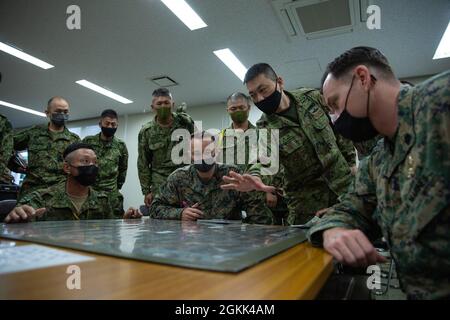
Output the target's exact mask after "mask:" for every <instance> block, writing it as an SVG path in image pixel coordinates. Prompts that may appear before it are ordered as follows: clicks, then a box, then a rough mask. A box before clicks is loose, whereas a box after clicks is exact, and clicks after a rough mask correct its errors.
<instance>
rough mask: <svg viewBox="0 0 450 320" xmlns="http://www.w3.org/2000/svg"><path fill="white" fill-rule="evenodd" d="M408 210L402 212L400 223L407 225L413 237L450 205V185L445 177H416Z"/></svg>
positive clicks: (409, 197) (409, 198) (417, 235)
mask: <svg viewBox="0 0 450 320" xmlns="http://www.w3.org/2000/svg"><path fill="white" fill-rule="evenodd" d="M406 204H407V207H408V210H407V211H408V212H402V213H401V215H402V219H400V221H399V222H400V223H401V224H403V225H407V226H408V229H409V233H410V234H411V238H412V239H413V240H414V239H417V238H418V237H419V236H420V234H421V232H422V231H423V230H424V229H425V228H426V227H427V225H428V224H429V223H431V222H432V221H433V220H434V219H435V218H436V216H437V215H438V214H439V213H442V212H444V209H446V208H448V206H449V205H450V187H449V185H448V183H446V182H445V178H444V177H442V176H438V175H436V174H430V175H421V176H420V177H419V178H414V181H413V182H412V184H411V187H410V191H409V193H408V198H407V200H406Z"/></svg>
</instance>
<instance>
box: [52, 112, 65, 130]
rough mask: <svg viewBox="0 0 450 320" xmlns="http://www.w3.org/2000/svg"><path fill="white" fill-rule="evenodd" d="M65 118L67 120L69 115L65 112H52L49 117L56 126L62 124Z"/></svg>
mask: <svg viewBox="0 0 450 320" xmlns="http://www.w3.org/2000/svg"><path fill="white" fill-rule="evenodd" d="M67 120H69V115H68V114H65V113H52V116H51V118H50V121H51V122H52V123H53V124H54V125H55V126H57V127H62V126H64V125H65V123H66V121H67Z"/></svg>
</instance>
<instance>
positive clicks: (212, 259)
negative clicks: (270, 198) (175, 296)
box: [0, 218, 306, 272]
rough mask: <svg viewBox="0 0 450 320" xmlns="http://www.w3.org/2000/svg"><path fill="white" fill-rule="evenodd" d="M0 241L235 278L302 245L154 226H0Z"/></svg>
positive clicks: (294, 232) (289, 234)
mask: <svg viewBox="0 0 450 320" xmlns="http://www.w3.org/2000/svg"><path fill="white" fill-rule="evenodd" d="M0 237H3V238H8V239H15V240H23V241H30V242H36V243H42V244H48V245H53V246H58V247H64V248H70V249H77V250H82V251H88V252H94V253H98V254H105V255H111V256H116V257H122V258H129V259H135V260H142V261H149V262H156V263H164V264H169V265H175V266H182V267H189V268H196V269H206V270H214V271H224V272H239V271H241V270H243V269H246V268H248V267H250V266H252V265H255V264H257V263H258V262H260V261H262V260H264V259H267V258H269V257H271V256H273V255H275V254H277V253H279V252H281V251H284V250H286V249H288V248H290V247H292V246H294V245H296V244H299V243H301V242H303V241H305V240H306V236H305V233H304V231H302V230H299V229H296V228H290V227H282V226H266V225H251V224H241V223H236V222H233V223H229V224H227V223H223V221H217V223H213V222H211V223H201V222H200V223H196V222H189V221H186V222H184V221H172V220H156V219H149V218H144V219H142V220H82V221H49V222H33V223H19V224H8V225H7V224H0Z"/></svg>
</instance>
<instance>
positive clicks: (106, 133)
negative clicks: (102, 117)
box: [101, 127, 117, 138]
mask: <svg viewBox="0 0 450 320" xmlns="http://www.w3.org/2000/svg"><path fill="white" fill-rule="evenodd" d="M101 128H102V133H103V135H104V136H105V137H107V138H111V137H112V136H114V134H115V133H116V130H117V128H106V127H101Z"/></svg>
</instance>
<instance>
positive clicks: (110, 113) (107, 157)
mask: <svg viewBox="0 0 450 320" xmlns="http://www.w3.org/2000/svg"><path fill="white" fill-rule="evenodd" d="M118 125H119V119H118V117H117V112H116V111H114V110H112V109H106V110H104V111H103V112H102V114H101V116H100V122H99V127H100V129H101V132H100V133H99V134H96V135H94V136H88V137H86V138H84V139H83V142H84V143H87V144H90V145H91V146H92V148H93V149H94V151H95V154H96V155H97V161H98V168H99V171H98V178H97V181H96V183H95V184H94V186H93V187H94V189H95V190H98V191H101V192H104V193H107V194H108V195H109V197H110V199H111V203H113V207H114V208H117V212H115V214H116V216H117V217H122V213H123V196H122V194H121V193H120V191H119V190H120V189H121V188H122V186H123V184H124V183H125V178H126V176H127V169H128V149H127V146H126V145H125V142H123V141H122V140H120V139H119V138H117V137H116V136H115V134H116V131H117V127H118Z"/></svg>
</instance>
